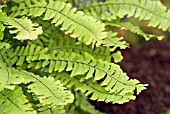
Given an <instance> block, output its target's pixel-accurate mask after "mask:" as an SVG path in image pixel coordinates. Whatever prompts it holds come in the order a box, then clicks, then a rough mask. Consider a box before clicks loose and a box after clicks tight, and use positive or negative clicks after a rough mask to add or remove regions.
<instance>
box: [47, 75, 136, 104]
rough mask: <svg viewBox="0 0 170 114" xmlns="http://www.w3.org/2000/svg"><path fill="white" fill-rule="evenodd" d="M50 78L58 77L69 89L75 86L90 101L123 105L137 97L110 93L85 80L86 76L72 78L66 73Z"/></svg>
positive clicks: (89, 80) (129, 94) (91, 80)
mask: <svg viewBox="0 0 170 114" xmlns="http://www.w3.org/2000/svg"><path fill="white" fill-rule="evenodd" d="M50 76H52V77H53V76H56V77H55V79H56V80H60V81H61V83H62V84H64V85H66V86H67V87H68V88H70V87H72V86H74V87H75V89H76V90H80V91H81V92H83V93H84V94H85V95H86V96H90V99H92V100H97V101H104V102H112V103H118V104H122V103H125V102H128V101H130V100H134V99H135V98H136V97H135V96H134V93H133V92H132V93H130V92H129V93H126V94H124V95H120V93H115V92H113V93H110V92H108V91H106V90H105V88H104V87H102V85H101V84H97V83H96V82H93V79H88V80H86V79H85V76H84V75H82V76H76V77H70V74H67V73H65V72H61V73H58V74H57V73H52V74H51V75H50Z"/></svg>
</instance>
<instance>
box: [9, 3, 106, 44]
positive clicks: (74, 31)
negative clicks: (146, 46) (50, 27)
mask: <svg viewBox="0 0 170 114" xmlns="http://www.w3.org/2000/svg"><path fill="white" fill-rule="evenodd" d="M32 2H33V3H34V4H31V1H30V0H27V1H26V2H25V3H21V4H19V7H17V6H16V7H13V13H12V15H13V16H18V15H30V16H35V17H37V16H41V15H42V14H44V15H45V16H44V18H43V19H44V20H50V19H51V20H52V21H51V23H54V24H55V26H59V25H61V28H60V29H61V30H63V31H65V33H66V34H70V36H71V37H73V38H78V40H79V41H80V42H84V43H85V44H87V45H89V44H93V45H94V44H96V46H99V45H101V43H102V40H103V39H105V38H106V37H107V32H103V31H104V30H105V28H104V24H103V23H102V24H101V23H100V22H99V21H97V20H96V19H93V17H90V16H86V15H84V13H83V12H81V11H78V12H76V8H72V6H71V4H69V3H64V2H61V1H51V0H50V1H49V3H48V4H47V3H46V1H45V0H41V1H40V2H38V1H32ZM82 31H83V32H82Z"/></svg>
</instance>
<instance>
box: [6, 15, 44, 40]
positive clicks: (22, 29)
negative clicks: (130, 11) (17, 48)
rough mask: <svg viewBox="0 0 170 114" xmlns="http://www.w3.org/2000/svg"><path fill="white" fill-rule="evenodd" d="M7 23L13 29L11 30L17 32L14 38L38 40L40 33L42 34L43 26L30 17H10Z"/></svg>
mask: <svg viewBox="0 0 170 114" xmlns="http://www.w3.org/2000/svg"><path fill="white" fill-rule="evenodd" d="M7 24H8V25H9V26H8V28H10V29H13V30H10V31H9V32H10V33H11V34H16V36H15V37H14V38H16V39H18V40H36V39H37V38H38V35H40V34H42V32H43V31H42V28H41V27H38V25H37V24H33V23H32V21H31V20H30V19H28V18H27V17H23V18H20V19H17V18H12V17H10V18H9V19H8V22H7Z"/></svg>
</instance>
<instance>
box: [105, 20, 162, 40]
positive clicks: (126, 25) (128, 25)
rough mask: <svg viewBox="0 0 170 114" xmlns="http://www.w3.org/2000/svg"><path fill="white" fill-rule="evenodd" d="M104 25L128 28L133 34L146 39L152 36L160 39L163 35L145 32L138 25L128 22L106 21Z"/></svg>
mask: <svg viewBox="0 0 170 114" xmlns="http://www.w3.org/2000/svg"><path fill="white" fill-rule="evenodd" d="M106 25H107V26H113V27H119V28H121V29H124V30H129V31H131V32H133V33H135V34H138V35H140V36H142V37H144V38H145V40H146V41H148V40H150V39H153V38H157V39H159V40H161V39H162V38H163V37H164V36H156V35H153V34H146V33H144V32H143V30H142V29H140V28H139V27H138V26H135V25H133V24H132V23H130V22H106Z"/></svg>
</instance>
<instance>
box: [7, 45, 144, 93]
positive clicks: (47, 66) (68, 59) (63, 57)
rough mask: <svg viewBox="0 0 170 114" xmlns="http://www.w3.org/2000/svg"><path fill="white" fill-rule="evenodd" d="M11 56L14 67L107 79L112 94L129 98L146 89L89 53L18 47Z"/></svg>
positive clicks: (113, 66) (106, 85)
mask: <svg viewBox="0 0 170 114" xmlns="http://www.w3.org/2000/svg"><path fill="white" fill-rule="evenodd" d="M9 56H10V58H11V62H12V63H13V64H16V65H22V64H23V63H24V62H27V63H28V66H27V67H29V68H30V67H35V68H36V69H37V68H41V69H43V70H44V71H46V72H49V73H52V72H54V71H58V72H62V71H71V77H74V76H77V75H83V74H85V79H86V80H87V79H91V78H93V79H94V81H97V80H101V79H103V78H105V79H104V80H103V81H102V84H101V85H102V86H104V87H105V90H107V91H108V92H109V93H115V94H118V93H119V94H120V95H125V94H127V93H132V92H133V91H134V90H135V89H137V92H138V91H141V89H142V90H143V89H145V87H144V86H145V85H141V84H138V83H139V81H138V80H135V79H129V77H128V76H127V75H126V74H125V73H123V71H122V70H121V68H120V67H119V66H118V65H116V64H114V63H109V62H107V61H102V60H100V59H99V60H96V59H94V58H93V57H92V56H90V55H89V54H87V53H86V54H85V56H81V55H78V54H75V53H67V52H62V51H59V52H58V51H56V50H53V51H49V50H48V48H44V49H41V47H35V46H34V45H32V46H27V47H26V48H25V47H18V48H17V49H16V51H15V53H14V54H11V55H9ZM25 60H26V61H25ZM35 61H36V62H35ZM141 87H143V88H141Z"/></svg>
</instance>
